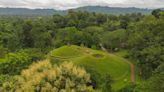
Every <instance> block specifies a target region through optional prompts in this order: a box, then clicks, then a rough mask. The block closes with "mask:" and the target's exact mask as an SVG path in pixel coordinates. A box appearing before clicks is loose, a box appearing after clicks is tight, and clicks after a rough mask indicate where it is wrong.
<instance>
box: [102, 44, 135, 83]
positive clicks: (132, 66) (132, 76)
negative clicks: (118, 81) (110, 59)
mask: <svg viewBox="0 0 164 92" xmlns="http://www.w3.org/2000/svg"><path fill="white" fill-rule="evenodd" d="M100 46H101V49H102V50H103V51H105V52H107V53H109V52H108V51H107V49H106V48H105V47H103V46H102V44H100ZM125 61H126V63H128V64H129V65H130V71H131V75H130V76H131V82H132V83H135V66H134V64H133V63H131V62H130V61H128V60H125Z"/></svg>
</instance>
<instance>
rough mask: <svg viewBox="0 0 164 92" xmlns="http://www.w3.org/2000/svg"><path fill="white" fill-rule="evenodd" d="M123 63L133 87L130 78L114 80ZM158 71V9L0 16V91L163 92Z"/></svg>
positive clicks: (162, 17)
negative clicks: (147, 12) (132, 75)
mask: <svg viewBox="0 0 164 92" xmlns="http://www.w3.org/2000/svg"><path fill="white" fill-rule="evenodd" d="M101 50H104V51H106V52H104V51H101ZM107 52H108V53H109V54H108V53H107ZM90 54H91V55H92V57H91V56H90ZM93 57H96V58H93ZM101 58H102V59H101ZM110 60H111V61H112V62H110ZM127 60H129V61H132V62H131V63H133V64H134V66H135V76H136V79H135V82H134V81H129V79H130V78H129V76H130V75H128V74H130V73H128V74H127V75H125V76H124V77H125V78H127V79H125V78H122V79H115V77H117V76H121V75H123V74H122V72H124V71H125V72H126V71H129V66H127V65H128V64H124V63H122V62H127ZM70 61H72V62H70ZM104 61H105V62H106V63H103V62H104ZM113 61H114V62H113ZM94 62H95V64H94ZM99 62H100V63H99ZM115 62H116V63H115ZM110 67H111V68H110ZM112 68H115V69H113V70H114V71H113V70H110V69H112ZM116 68H117V69H116ZM101 70H102V71H101ZM163 70H164V11H162V10H160V9H157V10H154V11H152V14H150V15H142V14H141V13H131V14H125V15H117V16H116V15H110V14H102V13H96V12H92V13H91V12H87V11H73V10H70V11H68V14H66V15H57V14H56V15H53V16H42V17H36V16H35V17H23V16H0V92H163V91H164V71H163ZM116 71H117V72H116ZM128 78H129V79H128ZM117 80H118V81H117ZM126 81H129V82H126Z"/></svg>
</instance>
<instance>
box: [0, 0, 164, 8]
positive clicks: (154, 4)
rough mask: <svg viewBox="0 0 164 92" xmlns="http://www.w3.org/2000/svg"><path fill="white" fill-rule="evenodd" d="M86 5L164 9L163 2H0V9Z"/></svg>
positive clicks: (158, 0)
mask: <svg viewBox="0 0 164 92" xmlns="http://www.w3.org/2000/svg"><path fill="white" fill-rule="evenodd" d="M88 5H100V6H109V7H138V8H161V7H162V8H164V0H0V7H21V8H54V9H62V10H63V9H70V8H76V7H81V6H88Z"/></svg>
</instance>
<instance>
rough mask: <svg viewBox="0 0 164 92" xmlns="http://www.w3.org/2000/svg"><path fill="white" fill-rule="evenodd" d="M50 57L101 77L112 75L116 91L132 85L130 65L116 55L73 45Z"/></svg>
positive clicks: (55, 52)
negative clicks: (81, 67) (92, 71)
mask: <svg viewBox="0 0 164 92" xmlns="http://www.w3.org/2000/svg"><path fill="white" fill-rule="evenodd" d="M48 56H49V58H50V59H52V58H59V59H62V60H64V61H71V62H74V63H75V64H77V65H80V66H84V67H88V68H90V69H93V70H94V71H96V72H97V73H99V74H100V76H104V75H105V74H110V75H111V77H112V79H113V80H114V83H113V84H112V86H113V89H114V90H119V89H121V88H123V87H124V86H126V85H127V84H129V83H130V66H129V64H128V63H127V62H126V60H125V59H124V58H122V57H119V56H116V55H114V54H109V53H106V52H103V51H98V50H92V49H89V48H85V47H79V46H74V45H71V46H63V47H61V48H58V49H55V50H53V51H52V52H50V54H49V55H48ZM100 81H101V80H100Z"/></svg>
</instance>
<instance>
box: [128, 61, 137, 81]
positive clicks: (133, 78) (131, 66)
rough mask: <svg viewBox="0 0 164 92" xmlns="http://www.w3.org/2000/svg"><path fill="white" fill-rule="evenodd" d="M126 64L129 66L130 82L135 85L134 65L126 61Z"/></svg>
mask: <svg viewBox="0 0 164 92" xmlns="http://www.w3.org/2000/svg"><path fill="white" fill-rule="evenodd" d="M127 63H128V64H129V65H130V71H131V77H130V78H131V82H132V83H135V67H134V64H133V63H131V62H130V61H127Z"/></svg>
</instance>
